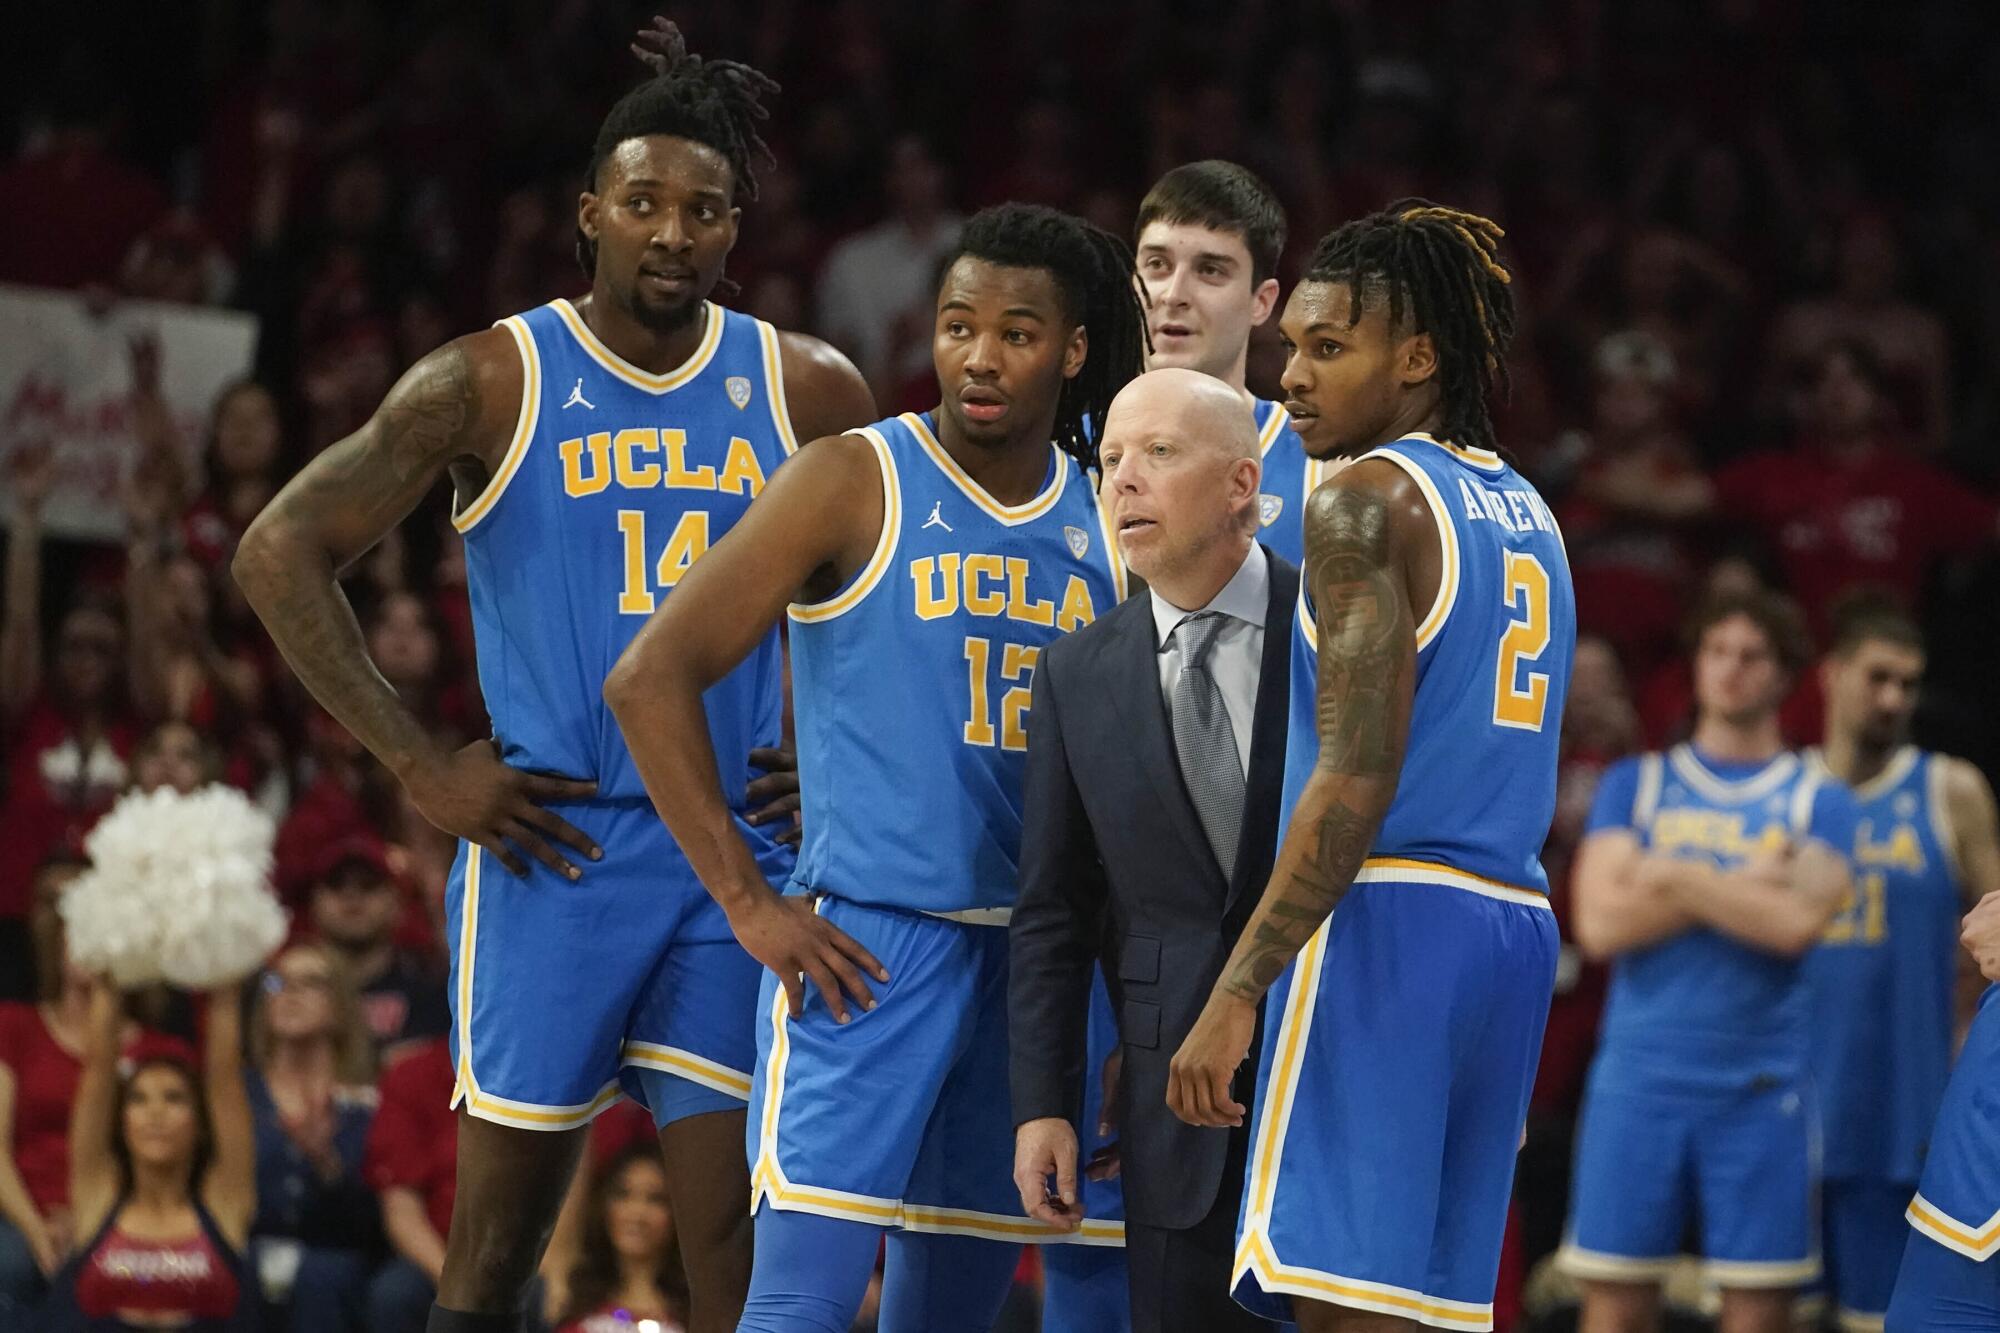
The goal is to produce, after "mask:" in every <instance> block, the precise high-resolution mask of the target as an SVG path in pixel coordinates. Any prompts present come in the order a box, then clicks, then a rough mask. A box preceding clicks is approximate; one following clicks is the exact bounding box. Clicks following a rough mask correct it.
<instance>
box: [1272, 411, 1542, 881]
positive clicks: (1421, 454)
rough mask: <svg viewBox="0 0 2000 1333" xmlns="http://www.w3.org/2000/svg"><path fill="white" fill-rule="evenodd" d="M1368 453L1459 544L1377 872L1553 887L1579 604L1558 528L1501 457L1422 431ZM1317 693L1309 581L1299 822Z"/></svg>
mask: <svg viewBox="0 0 2000 1333" xmlns="http://www.w3.org/2000/svg"><path fill="white" fill-rule="evenodd" d="M1363 458H1364V459H1377V458H1379V459H1383V460H1386V461H1388V462H1390V463H1393V464H1395V465H1396V466H1397V467H1400V468H1402V469H1403V470H1404V471H1405V472H1408V473H1409V474H1410V475H1411V476H1412V477H1413V478H1415V480H1416V482H1417V484H1418V486H1419V487H1421V488H1422V490H1423V493H1424V495H1425V497H1426V499H1428V501H1429V502H1430V509H1431V515H1432V518H1433V519H1434V521H1435V522H1436V523H1437V525H1438V533H1439V540H1440V542H1441V543H1442V544H1443V548H1444V551H1443V564H1442V566H1441V568H1442V571H1443V577H1442V579H1441V581H1440V586H1439V588H1438V594H1437V600H1436V601H1435V602H1434V603H1433V604H1432V605H1431V606H1430V607H1429V608H1427V609H1425V610H1424V615H1423V619H1422V622H1421V623H1420V624H1419V625H1418V626H1417V686H1416V700H1415V706H1414V708H1413V710H1412V712H1411V714H1410V734H1409V743H1408V745H1407V747H1406V749H1405V753H1404V758H1403V773H1402V778H1401V780H1400V781H1399V783H1398V784H1397V787H1396V796H1395V799H1394V800H1393V801H1392V802H1391V803H1390V805H1389V812H1388V814H1387V816H1386V817H1385V818H1384V819H1383V821H1382V828H1381V831H1380V832H1379V833H1377V834H1376V837H1375V845H1374V847H1373V848H1372V849H1371V852H1370V862H1371V864H1370V865H1369V866H1364V867H1363V870H1362V874H1363V876H1371V875H1372V876H1376V877H1384V876H1388V875H1390V874H1393V872H1394V871H1395V870H1396V867H1395V866H1394V865H1393V864H1388V865H1380V866H1378V865H1375V864H1374V863H1376V862H1389V863H1394V862H1396V861H1420V862H1425V863H1428V864H1430V865H1439V866H1447V867H1451V868H1453V869H1456V870H1460V871H1466V872H1469V873H1471V874H1473V875H1475V876H1480V877H1483V878H1486V879H1491V880H1496V881H1498V882H1500V883H1501V884H1504V885H1508V886H1512V887H1514V888H1520V889H1528V890H1531V891H1534V892H1538V893H1547V892H1548V876H1547V875H1546V874H1545V873H1544V872H1543V870H1542V862H1541V849H1542V843H1543V841H1544V840H1545V839H1546V838H1547V837H1548V832H1549V821H1550V820H1551V819H1552V818H1553V817H1554V814H1555V800H1556V756H1557V747H1558V742H1559V733H1560V731H1561V723H1562V708H1563V698H1564V695H1565V694H1566V693H1567V691H1568V688H1569V668H1570V658H1571V656H1572V655H1573V653H1574V650H1575V647H1576V599H1575V597H1574V596H1573V595H1572V594H1571V591H1570V577H1569V561H1568V559H1567V557H1566V556H1565V555H1564V554H1563V545H1562V536H1561V534H1560V533H1559V532H1558V531H1557V530H1556V523H1555V519H1554V518H1553V517H1552V516H1551V515H1550V513H1549V509H1548V506H1547V505H1545V504H1543V503H1542V498H1541V496H1540V495H1538V494H1537V493H1536V491H1535V489H1534V487H1533V486H1531V485H1529V483H1528V481H1527V480H1526V479H1525V478H1524V477H1522V476H1521V475H1520V474H1519V473H1518V472H1516V471H1515V470H1514V469H1513V468H1512V467H1510V466H1508V464H1507V463H1506V462H1505V461H1504V460H1503V459H1501V458H1500V456H1499V455H1498V454H1495V453H1492V452H1491V451H1488V450H1483V449H1464V448H1460V447H1458V446H1456V445H1448V444H1445V443H1443V442H1441V441H1439V440H1435V439H1433V438H1431V437H1430V436H1428V435H1412V436H1408V437H1406V438H1404V439H1401V440H1397V441H1396V442H1395V443H1393V444H1389V445H1385V446H1383V447H1382V448H1380V449H1376V450H1374V451H1373V452H1371V453H1368V454H1365V455H1363ZM1357 461H1360V460H1357ZM1318 686H1319V660H1318V638H1317V634H1316V629H1315V624H1314V620H1313V608H1312V604H1311V599H1310V597H1309V596H1308V595H1307V592H1306V590H1305V587H1304V584H1303V583H1302V584H1301V588H1300V595H1299V614H1298V618H1297V632H1296V635H1295V637H1294V639H1293V651H1292V690H1291V730H1290V739H1289V742H1288V744H1287V746H1286V750H1285V788H1284V797H1283V809H1284V812H1285V817H1286V818H1287V820H1289V819H1290V815H1291V811H1292V809H1293V807H1294V806H1295V805H1297V803H1298V799H1299V793H1300V792H1302V791H1304V790H1305V785H1306V781H1307V779H1308V778H1310V777H1311V776H1312V771H1313V769H1314V767H1315V766H1316V765H1317V764H1318V763H1319V732H1318V728H1317V721H1316V718H1317V711H1318V708H1317V699H1316V697H1315V696H1316V694H1317V691H1318ZM1404 868H1405V869H1407V867H1404Z"/></svg>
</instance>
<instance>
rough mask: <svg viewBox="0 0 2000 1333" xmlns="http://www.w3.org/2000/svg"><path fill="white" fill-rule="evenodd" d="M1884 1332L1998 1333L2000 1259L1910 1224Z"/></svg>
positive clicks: (1884, 1322)
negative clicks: (1974, 1253)
mask: <svg viewBox="0 0 2000 1333" xmlns="http://www.w3.org/2000/svg"><path fill="white" fill-rule="evenodd" d="M1883 1327H1884V1328H1886V1329H1887V1330H1888V1333H2000V1262H1995V1261H1994V1260H1992V1259H1990V1258H1989V1259H1986V1260H1984V1261H1981V1260H1978V1259H1973V1258H1970V1257H1968V1256H1967V1255H1966V1254H1965V1252H1964V1251H1962V1250H1960V1249H1957V1248H1955V1247H1952V1246H1947V1245H1943V1244H1940V1243H1939V1242H1938V1241H1937V1240H1936V1239H1934V1238H1933V1237H1932V1236H1931V1234H1930V1233H1929V1232H1927V1231H1924V1230H1921V1229H1918V1228H1914V1227H1913V1228H1911V1229H1910V1231H1909V1239H1908V1241H1907V1243H1906V1245H1905V1248H1904V1250H1903V1266H1902V1267H1901V1268H1900V1269H1898V1270H1897V1272H1896V1292H1895V1295H1894V1296H1892V1297H1890V1299H1889V1314H1888V1317H1887V1318H1886V1319H1885V1320H1884V1321H1883Z"/></svg>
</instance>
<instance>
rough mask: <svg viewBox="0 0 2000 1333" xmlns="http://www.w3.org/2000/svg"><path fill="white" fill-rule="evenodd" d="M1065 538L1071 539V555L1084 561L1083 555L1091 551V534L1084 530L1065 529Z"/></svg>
mask: <svg viewBox="0 0 2000 1333" xmlns="http://www.w3.org/2000/svg"><path fill="white" fill-rule="evenodd" d="M1063 536H1065V537H1067V538H1069V553H1070V554H1071V555H1073V556H1075V557H1076V558H1077V559H1079V560H1081V559H1083V553H1084V552H1085V551H1088V550H1089V549H1090V534H1089V533H1087V532H1085V531H1084V530H1083V529H1082V528H1071V527H1065V528H1064V529H1063Z"/></svg>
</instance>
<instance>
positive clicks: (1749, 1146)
mask: <svg viewBox="0 0 2000 1333" xmlns="http://www.w3.org/2000/svg"><path fill="white" fill-rule="evenodd" d="M1691 1225H1692V1226H1693V1227H1694V1228H1695V1229H1696V1230H1697V1231H1698V1232H1699V1235H1700V1237H1701V1253H1702V1256H1703V1258H1704V1259H1706V1260H1707V1264H1706V1267H1707V1271H1708V1276H1709V1277H1710V1278H1712V1279H1713V1280H1714V1281H1715V1282H1716V1283H1717V1284H1718V1285H1719V1286H1722V1287H1727V1288H1743V1289H1770V1288H1779V1287H1793V1288H1799V1287H1804V1286H1805V1285H1806V1284H1808V1283H1810V1282H1812V1281H1813V1280H1814V1279H1815V1278H1817V1277H1818V1276H1819V1273H1820V1250H1819V1239H1820V1209H1819V1112H1818V1108H1817V1107H1816V1105H1815V1104H1814V1101H1813V1096H1812V1085H1811V1082H1810V1080H1808V1079H1806V1078H1805V1077H1803V1076H1800V1077H1798V1078H1796V1079H1794V1078H1784V1079H1778V1078H1758V1079H1755V1080H1752V1081H1750V1082H1747V1083H1738V1084H1734V1085H1730V1086H1704V1085H1703V1084H1702V1082H1701V1080H1700V1079H1699V1078H1698V1077H1691V1078H1690V1080H1689V1081H1688V1082H1687V1083H1686V1084H1684V1085H1680V1086H1676V1085H1675V1084H1674V1083H1673V1082H1671V1081H1667V1080H1661V1079H1658V1078H1655V1077H1647V1078H1637V1077H1633V1076H1631V1075H1630V1073H1629V1070H1628V1063H1627V1062H1626V1061H1624V1060H1623V1059H1622V1058H1621V1057H1620V1055H1619V1053H1618V1052H1616V1051H1609V1050H1607V1051H1600V1052H1599V1054H1598V1057H1597V1061H1596V1063H1595V1064H1594V1065H1593V1066H1592V1068H1591V1073H1590V1081H1589V1083H1588V1085H1587V1087H1586V1088H1585V1091H1584V1097H1583V1120H1582V1124H1581V1125H1580V1126H1579V1128H1578V1131H1577V1144H1576V1170H1575V1174H1574V1177H1573V1181H1572V1185H1571V1190H1570V1222H1569V1233H1568V1235H1567V1236H1565V1237H1564V1240H1563V1248H1562V1252H1561V1263H1562V1266H1563V1268H1564V1270H1565V1271H1567V1272H1569V1273H1570V1274H1571V1275H1572V1276H1575V1277H1578V1278H1584V1279H1596V1280H1599V1281H1606V1282H1649V1281H1659V1280H1661V1279H1662V1278H1663V1277H1664V1276H1665V1274H1666V1272H1667V1270H1668V1269H1669V1268H1670V1267H1672V1265H1673V1263H1674V1261H1675V1259H1676V1258H1677V1257H1678V1256H1679V1255H1680V1254H1681V1252H1682V1249H1683V1242H1684V1240H1685V1238H1686V1236H1687V1234H1688V1231H1689V1228H1690V1226H1691Z"/></svg>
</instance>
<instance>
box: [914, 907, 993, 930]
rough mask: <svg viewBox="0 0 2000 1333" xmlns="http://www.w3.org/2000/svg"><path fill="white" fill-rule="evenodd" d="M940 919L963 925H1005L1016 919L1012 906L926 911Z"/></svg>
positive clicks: (926, 913)
mask: <svg viewBox="0 0 2000 1333" xmlns="http://www.w3.org/2000/svg"><path fill="white" fill-rule="evenodd" d="M924 915H925V916H934V917H936V918H937V919H938V920H940V921H956V922H958V923H959V924H960V925H961V926H1004V925H1006V924H1007V923H1008V922H1009V921H1012V920H1013V919H1014V909H1013V908H1011V907H968V908H966V909H965V910H964V911H962V912H925V913H924Z"/></svg>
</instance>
